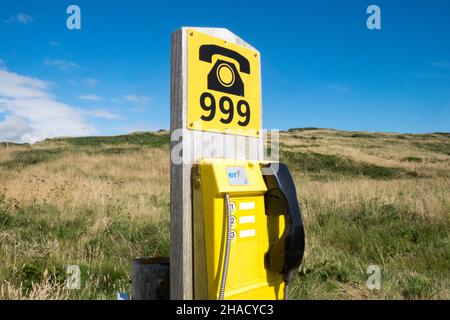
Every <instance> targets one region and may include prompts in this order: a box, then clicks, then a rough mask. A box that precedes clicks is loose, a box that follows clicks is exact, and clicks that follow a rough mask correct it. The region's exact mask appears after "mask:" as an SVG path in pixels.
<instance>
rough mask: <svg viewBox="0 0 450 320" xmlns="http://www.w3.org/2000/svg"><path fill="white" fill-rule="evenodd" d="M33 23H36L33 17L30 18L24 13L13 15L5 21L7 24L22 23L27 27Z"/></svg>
mask: <svg viewBox="0 0 450 320" xmlns="http://www.w3.org/2000/svg"><path fill="white" fill-rule="evenodd" d="M33 21H34V18H33V17H30V16H29V15H27V14H26V13H23V12H21V13H18V14H16V15H12V16H11V17H9V19H7V20H3V22H5V23H21V24H23V25H25V26H26V25H28V24H30V23H31V22H33Z"/></svg>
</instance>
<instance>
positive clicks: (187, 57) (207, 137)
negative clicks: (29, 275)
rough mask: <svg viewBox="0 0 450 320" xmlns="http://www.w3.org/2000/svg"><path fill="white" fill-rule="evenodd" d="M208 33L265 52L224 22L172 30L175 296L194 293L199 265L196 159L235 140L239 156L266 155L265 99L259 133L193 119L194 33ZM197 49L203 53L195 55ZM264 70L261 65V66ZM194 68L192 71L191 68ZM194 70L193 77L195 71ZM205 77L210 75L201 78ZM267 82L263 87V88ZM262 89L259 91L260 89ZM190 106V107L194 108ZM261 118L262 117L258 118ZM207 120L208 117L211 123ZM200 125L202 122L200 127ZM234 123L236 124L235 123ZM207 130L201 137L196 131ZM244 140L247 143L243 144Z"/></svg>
mask: <svg viewBox="0 0 450 320" xmlns="http://www.w3.org/2000/svg"><path fill="white" fill-rule="evenodd" d="M199 33H200V34H206V35H209V36H212V37H215V38H218V39H221V40H222V41H221V43H222V45H223V46H225V47H226V46H227V43H231V44H236V45H239V46H242V47H246V48H249V49H251V50H253V51H255V55H254V59H258V66H259V52H258V51H257V50H256V49H255V48H253V47H251V46H250V45H249V44H248V43H246V42H245V41H243V40H242V39H240V38H239V37H238V36H236V35H235V34H233V33H232V32H230V31H229V30H227V29H223V28H195V27H183V28H181V29H179V30H177V31H175V32H174V33H173V34H172V46H171V99H170V100H171V101H170V107H171V111H170V112H171V114H170V131H171V173H170V180H171V182H170V184H171V185H170V193H171V195H170V201H171V210H170V211H171V253H170V296H171V299H193V298H194V280H193V279H194V270H193V250H194V249H193V234H192V228H193V226H192V221H193V218H192V193H191V169H192V165H193V164H194V163H195V162H196V161H197V160H199V159H201V158H206V157H207V158H221V157H224V152H225V150H226V148H227V146H235V147H234V148H233V149H234V152H235V154H234V157H235V158H238V159H252V160H262V159H263V157H264V155H263V138H262V133H261V132H260V128H261V127H262V126H261V114H260V111H261V104H260V101H258V103H257V105H256V106H254V108H255V111H257V113H256V114H255V115H254V118H252V119H254V120H253V121H259V122H257V123H255V127H257V128H258V129H257V130H255V133H254V134H253V136H251V135H245V134H243V135H239V134H237V133H234V134H228V133H227V130H226V129H228V128H226V129H225V130H222V132H220V130H217V129H214V128H213V129H211V128H209V129H208V128H207V127H206V126H205V129H203V130H202V129H201V126H202V125H203V123H201V121H200V123H198V122H196V123H194V122H191V120H189V118H190V116H189V112H193V111H192V110H193V108H197V109H198V108H199V105H198V103H197V105H192V103H191V105H189V101H190V98H191V97H190V96H189V92H190V91H189V90H188V87H189V86H191V87H192V86H194V85H195V83H193V82H189V81H188V78H190V79H191V80H192V79H193V78H195V75H194V73H195V71H196V70H194V69H195V67H194V66H193V65H190V61H192V59H198V52H189V49H188V48H189V41H188V40H189V39H188V38H189V37H195V36H196V35H198V34H199ZM195 55H196V56H197V58H195ZM256 71H257V72H260V70H256ZM189 73H190V74H189ZM189 76H190V77H189ZM198 81H205V79H203V80H202V79H198ZM260 90H261V88H260V87H259V88H258V90H257V91H259V93H260ZM259 93H258V96H260V94H259ZM188 110H190V111H188ZM255 119H256V120H255ZM205 124H206V123H205ZM199 127H200V128H199ZM231 129H232V128H231ZM199 131H201V134H202V137H201V141H208V143H207V144H206V143H203V142H200V143H198V141H200V140H199V139H198V136H196V132H197V133H198V132H199ZM241 146H242V147H241Z"/></svg>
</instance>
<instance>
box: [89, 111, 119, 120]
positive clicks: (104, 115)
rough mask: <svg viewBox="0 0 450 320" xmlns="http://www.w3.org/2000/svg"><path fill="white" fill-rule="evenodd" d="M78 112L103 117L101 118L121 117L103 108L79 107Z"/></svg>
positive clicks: (112, 118)
mask: <svg viewBox="0 0 450 320" xmlns="http://www.w3.org/2000/svg"><path fill="white" fill-rule="evenodd" d="M80 112H81V113H82V114H84V115H86V116H89V117H94V118H103V119H110V120H115V119H123V117H122V116H120V115H118V114H116V113H112V112H111V111H108V110H105V109H95V110H83V109H81V110H80Z"/></svg>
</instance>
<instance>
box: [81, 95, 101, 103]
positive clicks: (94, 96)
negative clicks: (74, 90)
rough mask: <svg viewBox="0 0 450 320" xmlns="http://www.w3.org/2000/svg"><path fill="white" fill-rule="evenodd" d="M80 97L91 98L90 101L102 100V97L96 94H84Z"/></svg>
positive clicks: (83, 98)
mask: <svg viewBox="0 0 450 320" xmlns="http://www.w3.org/2000/svg"><path fill="white" fill-rule="evenodd" d="M78 99H81V100H89V101H100V100H102V98H101V97H99V96H96V95H95V94H84V95H80V96H78Z"/></svg>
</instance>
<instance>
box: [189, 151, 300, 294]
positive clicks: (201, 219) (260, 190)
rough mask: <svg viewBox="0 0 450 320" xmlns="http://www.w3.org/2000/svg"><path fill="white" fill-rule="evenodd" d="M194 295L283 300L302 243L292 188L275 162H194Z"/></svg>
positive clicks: (281, 166) (284, 168)
mask: <svg viewBox="0 0 450 320" xmlns="http://www.w3.org/2000/svg"><path fill="white" fill-rule="evenodd" d="M192 190H193V197H192V206H193V220H194V221H193V222H194V223H193V235H194V239H193V240H194V249H193V250H194V298H195V299H285V297H286V292H285V289H286V284H287V283H288V282H289V280H290V277H291V275H292V272H293V271H294V270H295V269H296V268H298V267H299V265H300V264H301V261H302V259H303V252H304V247H305V240H304V230H303V223H302V218H301V212H300V207H299V204H298V202H297V195H296V191H295V185H294V182H293V180H292V177H291V175H290V173H289V170H288V168H287V166H286V165H284V164H282V163H278V162H264V161H262V162H261V161H248V160H229V159H203V160H201V161H200V162H199V164H198V165H195V166H193V172H192Z"/></svg>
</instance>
